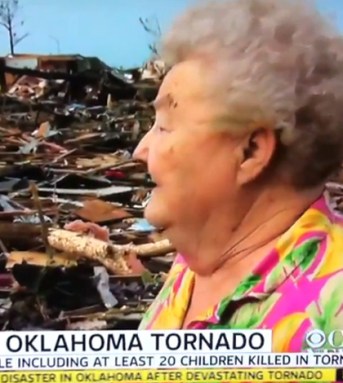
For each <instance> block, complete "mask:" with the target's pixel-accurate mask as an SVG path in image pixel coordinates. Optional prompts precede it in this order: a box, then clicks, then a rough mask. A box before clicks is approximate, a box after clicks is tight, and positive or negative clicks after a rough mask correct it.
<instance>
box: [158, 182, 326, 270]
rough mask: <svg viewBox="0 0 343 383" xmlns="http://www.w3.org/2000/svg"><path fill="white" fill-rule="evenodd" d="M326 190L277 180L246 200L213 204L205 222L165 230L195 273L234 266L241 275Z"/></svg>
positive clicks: (263, 254) (232, 268)
mask: <svg viewBox="0 0 343 383" xmlns="http://www.w3.org/2000/svg"><path fill="white" fill-rule="evenodd" d="M322 191H323V189H322V188H318V189H316V190H311V191H307V192H302V193H300V192H295V191H294V192H293V191H292V190H289V189H287V188H286V187H278V186H275V187H274V188H269V189H268V190H265V191H263V192H261V193H260V194H259V195H257V197H256V198H251V199H250V200H249V198H246V199H245V203H244V202H243V198H242V197H241V200H240V201H239V200H237V202H236V203H235V204H233V205H231V206H229V207H227V208H225V207H223V206H220V207H218V208H217V209H213V211H212V212H211V214H209V215H208V219H207V220H205V221H204V222H195V223H194V224H193V225H187V226H186V225H185V226H184V227H182V228H181V227H180V228H178V229H170V230H168V232H167V233H166V235H167V236H168V237H169V239H170V241H171V242H172V243H173V245H174V246H175V248H176V249H177V250H178V252H180V253H181V254H182V255H183V256H184V257H185V259H186V261H187V263H188V265H189V267H190V268H191V269H192V270H193V271H194V272H195V273H196V274H197V275H199V276H202V277H211V276H214V275H217V274H218V273H219V274H222V273H226V272H225V270H230V273H231V274H232V273H235V274H236V275H237V276H238V277H239V276H240V275H241V274H242V273H244V272H245V273H246V271H247V267H248V266H249V265H250V266H252V265H255V263H256V262H258V261H259V260H260V258H262V257H263V256H265V255H266V253H267V251H268V250H269V249H271V248H272V247H273V246H274V245H275V242H276V241H277V239H278V238H279V237H280V236H281V235H282V234H283V233H284V232H285V231H287V230H288V229H289V228H290V227H291V226H292V225H293V224H294V223H295V221H296V220H297V219H298V218H299V217H300V216H301V215H302V214H303V213H304V211H305V210H306V209H307V208H308V207H309V206H310V205H311V204H312V203H313V202H314V201H315V200H316V199H317V198H318V197H319V196H320V194H321V193H322ZM232 206H236V207H235V208H234V209H232ZM238 207H239V208H238Z"/></svg>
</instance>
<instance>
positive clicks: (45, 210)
mask: <svg viewBox="0 0 343 383" xmlns="http://www.w3.org/2000/svg"><path fill="white" fill-rule="evenodd" d="M12 59H13V60H16V61H15V63H16V65H14V64H13V60H12V61H11V60H9V59H6V60H5V61H4V62H3V63H2V66H3V69H4V73H5V74H10V75H11V76H12V77H11V79H12V81H11V83H10V84H7V85H6V84H5V85H3V87H2V89H3V90H4V92H3V93H2V94H1V97H0V98H1V115H0V118H1V119H0V136H1V140H0V142H1V143H0V191H1V194H0V248H1V259H0V326H1V328H2V329H3V330H11V329H13V330H28V329H135V328H137V326H138V323H139V322H140V320H141V317H142V314H143V313H144V312H145V310H146V308H147V306H148V305H150V303H151V302H152V300H153V299H154V297H155V296H156V294H157V293H158V291H159V290H160V288H161V286H162V284H163V281H164V278H165V274H166V273H167V272H168V270H169V268H170V266H171V263H172V262H173V259H174V256H175V254H174V250H173V248H172V247H171V246H170V244H169V242H168V241H167V240H166V239H165V238H163V235H162V233H160V232H159V231H158V230H157V229H156V228H154V227H152V226H150V225H149V224H148V223H147V222H146V221H145V219H144V218H143V210H144V207H145V205H146V202H147V200H148V198H149V193H150V190H151V187H152V183H151V182H150V180H149V178H148V177H147V173H146V170H145V168H144V167H143V166H142V164H140V163H137V162H135V161H133V160H132V158H131V153H132V150H133V149H134V148H135V146H136V145H137V143H138V141H139V140H140V139H141V137H142V136H143V135H144V134H145V133H146V132H147V131H148V130H149V129H150V127H151V126H152V124H153V122H154V112H153V109H152V107H151V104H150V102H151V100H152V99H153V98H154V97H155V95H156V93H157V90H158V87H159V84H160V81H161V79H162V78H163V75H164V67H163V65H162V64H161V63H158V62H156V63H148V64H147V65H146V66H145V67H144V68H138V69H134V70H130V71H126V72H120V71H118V70H113V69H111V68H108V67H107V66H105V65H102V64H101V65H99V63H98V66H97V69H96V70H92V69H91V68H90V67H89V66H88V67H87V66H86V68H88V69H84V70H81V71H78V70H75V65H74V66H73V65H70V66H71V67H72V68H73V70H66V69H65V70H64V71H62V69H61V64H59V67H58V69H56V68H51V65H50V66H47V64H46V62H50V64H51V62H52V61H53V60H55V61H58V60H57V58H56V57H50V56H47V57H45V56H44V60H45V61H44V60H43V58H40V64H39V65H38V64H37V63H36V65H35V66H34V65H31V68H27V67H25V68H22V67H20V65H19V64H18V60H19V59H20V58H18V57H16V58H12ZM24 59H25V60H26V62H27V60H28V58H27V57H26V56H25V57H24ZM29 59H30V60H31V59H32V57H31V56H30V58H29ZM68 59H70V58H68ZM70 60H71V59H70ZM70 60H69V61H70ZM77 60H79V61H80V58H78V59H77ZM60 61H63V60H62V59H61V58H60ZM60 61H59V62H60ZM67 61H68V60H67ZM69 61H68V63H69ZM81 61H82V60H81ZM43 63H45V64H44V65H45V67H44V65H43ZM69 64H70V63H69ZM11 65H12V66H11ZM99 67H100V69H99ZM7 81H8V79H7ZM75 220H81V221H79V222H78V221H76V226H78V225H79V227H78V228H77V232H76V231H75V223H74V229H68V226H66V224H68V223H70V222H72V221H75ZM84 222H86V223H87V224H84ZM98 225H100V226H102V227H104V228H106V230H105V229H104V232H105V233H106V235H105V236H103V237H102V239H99V235H98V236H97V238H94V235H92V234H94V233H95V231H96V230H99V226H98ZM80 232H83V233H80ZM100 238H101V236H100Z"/></svg>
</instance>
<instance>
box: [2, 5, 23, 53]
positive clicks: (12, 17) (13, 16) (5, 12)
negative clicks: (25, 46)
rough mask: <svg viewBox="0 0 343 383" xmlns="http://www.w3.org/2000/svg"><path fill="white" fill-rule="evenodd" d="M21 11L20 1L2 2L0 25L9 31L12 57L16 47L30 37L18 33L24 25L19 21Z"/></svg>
mask: <svg viewBox="0 0 343 383" xmlns="http://www.w3.org/2000/svg"><path fill="white" fill-rule="evenodd" d="M19 10H20V8H19V0H0V25H2V26H3V27H4V28H5V29H6V30H7V33H8V38H9V43H10V51H11V54H12V55H13V54H14V47H15V46H16V45H18V44H19V43H20V42H21V41H23V40H24V39H25V38H26V37H27V36H28V35H29V34H28V33H24V34H21V35H19V34H18V33H17V30H18V28H19V27H22V26H23V25H24V21H23V20H20V21H18V11H19Z"/></svg>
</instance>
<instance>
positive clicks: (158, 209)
mask: <svg viewBox="0 0 343 383" xmlns="http://www.w3.org/2000/svg"><path fill="white" fill-rule="evenodd" d="M155 197H156V196H154V195H152V197H151V199H150V201H149V203H148V205H147V206H146V208H145V210H144V218H145V219H146V220H147V221H148V222H149V223H150V225H153V226H155V227H156V228H160V227H165V225H166V224H167V221H169V220H170V213H168V209H166V204H165V203H163V201H162V200H161V199H160V198H158V199H157V198H155Z"/></svg>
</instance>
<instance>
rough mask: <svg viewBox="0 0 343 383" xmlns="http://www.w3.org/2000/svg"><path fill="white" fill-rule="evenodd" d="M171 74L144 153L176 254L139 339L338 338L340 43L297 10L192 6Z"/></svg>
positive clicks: (154, 205)
mask: <svg viewBox="0 0 343 383" xmlns="http://www.w3.org/2000/svg"><path fill="white" fill-rule="evenodd" d="M162 52H163V57H164V59H165V60H166V62H167V64H169V65H170V67H171V69H170V71H169V72H168V74H167V76H166V77H165V79H164V81H163V83H162V85H161V87H160V90H159V94H158V97H157V98H156V100H155V103H154V105H155V109H156V122H155V124H154V126H153V127H152V129H151V130H150V131H149V132H148V134H147V135H146V136H145V137H144V138H143V139H142V141H141V142H140V144H139V145H138V147H137V148H136V150H135V153H134V157H135V158H136V159H138V160H141V161H144V162H145V163H146V164H147V167H148V171H149V173H150V175H151V177H152V179H153V181H154V182H155V184H156V187H155V188H154V190H153V193H152V196H151V200H150V202H149V204H148V206H147V207H146V211H145V217H146V218H147V220H148V221H149V222H150V223H151V224H153V225H155V226H156V227H159V228H163V229H164V233H165V235H166V236H167V237H168V238H169V239H170V241H171V242H172V244H173V245H174V246H175V248H176V249H177V250H178V256H177V259H176V260H175V263H174V265H173V267H172V269H171V271H170V273H169V276H168V279H167V281H166V283H165V285H164V287H163V289H162V291H161V292H160V294H159V296H158V297H157V299H156V300H155V302H154V303H153V304H152V306H151V307H150V309H149V310H148V312H147V313H146V315H145V318H144V320H143V321H142V323H141V326H140V329H205V328H207V329H214V328H216V329H217V328H236V329H248V328H249V329H251V328H268V329H272V330H273V332H274V351H278V352H282V351H300V350H303V349H304V348H305V347H306V334H307V332H308V331H309V330H312V329H319V330H323V331H324V332H325V333H326V334H328V333H329V332H330V331H331V330H335V329H343V311H342V307H343V226H342V222H343V220H342V219H341V218H340V217H339V216H337V215H336V214H335V213H334V212H333V211H331V209H330V205H329V202H328V199H327V196H326V194H325V191H324V190H325V183H326V181H327V179H328V177H330V176H331V174H332V173H333V172H335V171H336V170H337V169H339V168H340V166H341V163H342V160H343V113H342V109H343V41H342V37H341V36H339V35H338V33H337V32H336V31H335V29H334V28H333V27H331V26H330V25H329V24H328V23H327V22H326V21H325V20H324V19H323V18H322V17H321V15H320V14H318V12H317V11H316V10H315V9H314V8H312V7H311V6H310V5H309V4H308V3H307V2H306V3H304V2H303V1H300V0H282V1H276V0H233V1H223V0H222V1H218V2H214V3H209V4H202V5H200V6H197V7H195V8H193V9H191V10H189V11H188V12H187V13H185V14H184V15H183V16H182V17H181V18H180V19H179V20H178V21H177V22H176V23H175V25H174V27H173V28H172V30H171V31H170V33H169V34H168V35H167V36H166V38H165V40H164V44H163V50H162Z"/></svg>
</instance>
